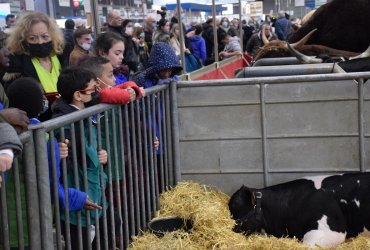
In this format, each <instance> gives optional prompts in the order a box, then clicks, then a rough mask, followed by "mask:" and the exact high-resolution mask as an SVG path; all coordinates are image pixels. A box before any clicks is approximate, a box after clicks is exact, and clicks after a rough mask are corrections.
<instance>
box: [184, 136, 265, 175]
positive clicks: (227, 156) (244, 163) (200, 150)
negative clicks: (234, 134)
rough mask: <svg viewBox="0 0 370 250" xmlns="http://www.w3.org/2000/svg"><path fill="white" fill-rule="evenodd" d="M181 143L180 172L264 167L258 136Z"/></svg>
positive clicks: (211, 171) (215, 171)
mask: <svg viewBox="0 0 370 250" xmlns="http://www.w3.org/2000/svg"><path fill="white" fill-rule="evenodd" d="M181 145H182V146H181V151H180V156H181V157H180V159H181V166H182V167H183V168H182V169H181V171H182V173H187V174H188V173H230V172H256V171H261V172H262V170H263V169H262V155H261V140H226V141H195V142H194V141H188V142H182V144H181Z"/></svg>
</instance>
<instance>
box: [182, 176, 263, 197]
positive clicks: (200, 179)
mask: <svg viewBox="0 0 370 250" xmlns="http://www.w3.org/2000/svg"><path fill="white" fill-rule="evenodd" d="M182 179H183V180H190V181H194V182H197V183H201V184H205V185H210V186H213V187H216V188H218V189H220V190H222V192H224V193H226V194H228V195H231V194H232V193H234V192H235V191H236V190H237V189H239V188H240V187H241V186H242V185H246V186H248V187H256V188H261V187H263V174H262V173H254V174H238V173H234V174H191V175H188V174H185V175H183V176H182Z"/></svg>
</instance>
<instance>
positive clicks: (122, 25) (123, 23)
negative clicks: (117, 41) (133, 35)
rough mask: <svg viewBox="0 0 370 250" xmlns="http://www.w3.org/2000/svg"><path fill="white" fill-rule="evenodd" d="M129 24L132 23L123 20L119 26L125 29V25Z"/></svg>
mask: <svg viewBox="0 0 370 250" xmlns="http://www.w3.org/2000/svg"><path fill="white" fill-rule="evenodd" d="M129 23H132V20H131V19H125V20H123V22H122V24H121V27H122V28H126V26H127V24H129Z"/></svg>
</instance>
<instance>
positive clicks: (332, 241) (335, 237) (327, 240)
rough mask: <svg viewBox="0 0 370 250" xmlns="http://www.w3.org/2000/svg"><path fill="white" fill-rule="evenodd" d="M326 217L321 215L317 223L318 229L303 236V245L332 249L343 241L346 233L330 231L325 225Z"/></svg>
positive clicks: (326, 224)
mask: <svg viewBox="0 0 370 250" xmlns="http://www.w3.org/2000/svg"><path fill="white" fill-rule="evenodd" d="M327 221H328V217H327V216H326V215H323V216H322V218H321V219H320V220H318V221H317V223H318V225H319V226H318V229H316V230H311V231H309V232H307V233H306V234H305V235H304V236H303V243H304V244H306V245H309V246H316V245H318V246H320V247H333V246H335V245H338V244H340V243H342V242H344V241H345V239H346V233H340V232H335V231H332V230H331V229H330V227H329V225H328V223H327Z"/></svg>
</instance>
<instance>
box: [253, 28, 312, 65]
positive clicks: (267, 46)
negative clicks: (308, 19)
mask: <svg viewBox="0 0 370 250" xmlns="http://www.w3.org/2000/svg"><path fill="white" fill-rule="evenodd" d="M316 30H317V29H314V30H312V31H311V32H310V33H308V34H307V35H306V36H305V37H303V38H302V39H301V40H299V41H298V42H296V43H293V44H291V46H292V47H293V48H299V47H301V46H303V45H304V44H305V43H306V42H307V41H308V39H310V37H311V36H312V34H313V33H314V32H315V31H316ZM262 31H263V29H262ZM261 37H262V41H263V44H264V46H263V47H262V48H260V49H259V50H258V51H257V53H256V55H255V57H254V61H257V60H258V59H261V58H274V57H289V56H291V54H290V51H289V49H288V43H287V42H285V41H279V40H273V41H269V40H268V39H267V38H266V35H265V33H264V32H261Z"/></svg>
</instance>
